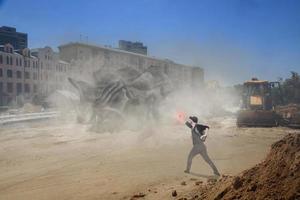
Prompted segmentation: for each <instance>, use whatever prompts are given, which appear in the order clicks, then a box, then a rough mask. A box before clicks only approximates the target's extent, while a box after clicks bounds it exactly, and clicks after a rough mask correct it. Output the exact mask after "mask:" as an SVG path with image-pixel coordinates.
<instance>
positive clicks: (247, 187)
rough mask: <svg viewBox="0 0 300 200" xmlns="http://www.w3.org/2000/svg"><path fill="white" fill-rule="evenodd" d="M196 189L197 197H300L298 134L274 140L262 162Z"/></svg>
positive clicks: (299, 146) (299, 145)
mask: <svg viewBox="0 0 300 200" xmlns="http://www.w3.org/2000/svg"><path fill="white" fill-rule="evenodd" d="M195 192H196V191H195ZM197 192H198V196H199V198H200V199H300V134H294V135H293V134H289V135H287V136H285V137H284V138H283V139H281V140H280V141H278V142H276V143H274V144H273V145H272V147H271V151H270V152H269V154H268V155H267V157H266V159H265V160H264V161H263V162H262V163H259V164H257V165H256V166H254V167H253V168H251V169H249V170H246V171H244V172H243V173H242V174H241V175H240V176H236V177H229V176H223V177H222V178H221V179H219V180H218V181H217V182H216V183H213V184H210V185H209V186H208V187H206V188H200V192H199V190H198V191H197ZM197 192H196V193H197ZM199 193H200V194H199ZM193 196H195V193H194V194H193ZM194 199H195V198H194ZM197 199H198V198H197Z"/></svg>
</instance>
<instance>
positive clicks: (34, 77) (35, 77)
mask: <svg viewBox="0 0 300 200" xmlns="http://www.w3.org/2000/svg"><path fill="white" fill-rule="evenodd" d="M33 80H37V73H36V72H33Z"/></svg>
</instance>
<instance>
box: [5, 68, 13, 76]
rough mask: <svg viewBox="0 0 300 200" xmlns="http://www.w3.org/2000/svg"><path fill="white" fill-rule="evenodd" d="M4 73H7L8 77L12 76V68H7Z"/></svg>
mask: <svg viewBox="0 0 300 200" xmlns="http://www.w3.org/2000/svg"><path fill="white" fill-rule="evenodd" d="M6 75H7V77H8V78H12V77H13V72H12V70H11V69H8V70H7V71H6Z"/></svg>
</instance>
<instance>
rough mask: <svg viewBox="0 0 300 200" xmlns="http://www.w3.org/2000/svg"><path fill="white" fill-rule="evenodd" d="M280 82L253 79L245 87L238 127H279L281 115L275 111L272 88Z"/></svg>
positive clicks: (278, 85)
mask: <svg viewBox="0 0 300 200" xmlns="http://www.w3.org/2000/svg"><path fill="white" fill-rule="evenodd" d="M274 87H279V89H280V83H279V82H269V81H265V80H258V79H257V78H252V79H251V80H249V81H246V82H245V83H244V85H243V98H242V108H241V110H240V111H239V112H238V116H237V126H238V127H243V126H254V127H273V126H278V125H279V123H280V120H281V117H280V115H278V114H277V113H276V111H275V105H274V102H273V95H272V88H274Z"/></svg>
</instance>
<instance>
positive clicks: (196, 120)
mask: <svg viewBox="0 0 300 200" xmlns="http://www.w3.org/2000/svg"><path fill="white" fill-rule="evenodd" d="M189 119H190V120H191V121H192V122H193V123H195V124H197V123H198V118H197V117H196V116H190V117H189Z"/></svg>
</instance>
